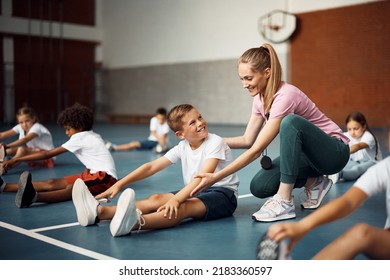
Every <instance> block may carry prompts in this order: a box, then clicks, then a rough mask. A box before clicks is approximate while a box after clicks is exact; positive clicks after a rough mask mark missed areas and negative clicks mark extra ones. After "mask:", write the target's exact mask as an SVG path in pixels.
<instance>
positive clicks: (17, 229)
mask: <svg viewBox="0 0 390 280" xmlns="http://www.w3.org/2000/svg"><path fill="white" fill-rule="evenodd" d="M0 227H3V228H7V229H9V230H12V231H15V232H17V233H20V234H23V235H26V236H29V237H31V238H34V239H38V240H40V241H43V242H46V243H49V244H52V245H54V246H57V247H60V248H62V249H66V250H69V251H72V252H75V253H78V254H80V255H84V256H87V257H90V258H93V259H96V260H117V259H116V258H113V257H110V256H106V255H103V254H99V253H97V252H94V251H90V250H87V249H84V248H81V247H78V246H75V245H72V244H69V243H66V242H62V241H59V240H56V239H54V238H51V237H47V236H44V235H42V234H39V233H35V232H32V231H29V230H26V229H24V228H21V227H17V226H14V225H10V224H7V223H4V222H0Z"/></svg>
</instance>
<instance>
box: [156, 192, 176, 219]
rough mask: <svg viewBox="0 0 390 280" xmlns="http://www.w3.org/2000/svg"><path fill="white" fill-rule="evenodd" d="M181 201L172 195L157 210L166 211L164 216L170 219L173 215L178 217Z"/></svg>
mask: <svg viewBox="0 0 390 280" xmlns="http://www.w3.org/2000/svg"><path fill="white" fill-rule="evenodd" d="M179 206H180V202H179V201H178V200H177V199H176V198H175V197H172V198H171V199H170V200H168V201H167V203H165V204H164V205H163V206H161V207H159V208H158V209H157V212H161V211H164V217H168V219H172V215H173V217H174V218H175V219H177V215H178V213H179Z"/></svg>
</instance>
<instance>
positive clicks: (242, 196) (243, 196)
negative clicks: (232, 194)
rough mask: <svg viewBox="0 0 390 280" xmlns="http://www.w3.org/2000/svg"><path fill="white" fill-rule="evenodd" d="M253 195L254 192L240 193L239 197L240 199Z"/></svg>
mask: <svg viewBox="0 0 390 280" xmlns="http://www.w3.org/2000/svg"><path fill="white" fill-rule="evenodd" d="M251 196H253V194H251V193H248V194H243V195H239V196H238V199H240V198H247V197H251Z"/></svg>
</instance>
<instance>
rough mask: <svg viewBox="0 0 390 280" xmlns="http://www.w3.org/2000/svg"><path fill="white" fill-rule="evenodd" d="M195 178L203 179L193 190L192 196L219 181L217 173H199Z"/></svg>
mask: <svg viewBox="0 0 390 280" xmlns="http://www.w3.org/2000/svg"><path fill="white" fill-rule="evenodd" d="M194 178H201V179H202V181H200V183H199V184H198V185H197V186H196V187H195V188H194V189H193V190H192V192H191V193H190V195H191V196H194V195H197V194H198V193H200V192H202V191H203V190H205V189H207V188H208V187H210V186H211V185H212V184H214V183H215V182H217V181H218V179H217V178H216V176H215V173H199V174H197V175H195V177H194Z"/></svg>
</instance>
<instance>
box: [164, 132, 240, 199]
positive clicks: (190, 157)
mask: <svg viewBox="0 0 390 280" xmlns="http://www.w3.org/2000/svg"><path fill="white" fill-rule="evenodd" d="M164 156H165V157H166V158H168V160H169V161H170V162H172V163H176V162H178V161H179V160H181V165H182V173H183V180H184V184H185V185H187V184H188V183H189V182H190V181H191V180H193V179H194V176H195V175H196V174H198V173H199V172H200V170H201V168H202V166H203V164H204V161H205V160H206V159H208V158H217V159H219V162H218V165H217V168H216V169H215V172H218V171H219V170H221V169H223V168H224V167H225V166H227V165H229V164H230V163H231V162H232V160H233V158H232V153H231V150H230V148H229V146H228V145H227V144H226V143H225V142H224V141H223V139H222V138H221V137H219V136H218V135H215V134H211V133H209V135H208V136H207V138H206V139H205V141H204V142H203V143H202V145H201V146H200V147H199V148H197V149H196V150H192V149H191V147H190V144H189V143H188V141H187V140H182V141H180V142H179V144H177V145H176V146H175V147H173V148H172V149H171V150H169V151H168V152H167V153H166V154H165V155H164ZM238 184H239V180H238V177H237V175H236V174H235V173H233V174H231V175H229V176H226V177H225V178H223V179H222V180H220V181H218V182H217V183H215V184H214V185H213V187H225V188H229V189H231V190H233V191H234V192H235V194H236V196H237V191H238Z"/></svg>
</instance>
